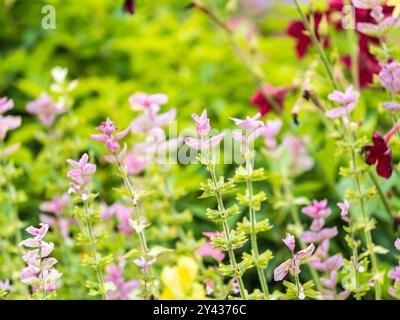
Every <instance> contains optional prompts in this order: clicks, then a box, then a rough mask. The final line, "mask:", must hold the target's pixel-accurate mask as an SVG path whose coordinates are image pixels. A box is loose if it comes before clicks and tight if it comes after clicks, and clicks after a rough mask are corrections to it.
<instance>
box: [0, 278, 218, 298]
mask: <svg viewBox="0 0 400 320" xmlns="http://www.w3.org/2000/svg"><path fill="white" fill-rule="evenodd" d="M205 284H206V294H207V295H208V296H210V295H212V293H213V291H214V288H215V284H214V282H212V281H211V280H210V279H206V281H205ZM0 288H1V287H0Z"/></svg>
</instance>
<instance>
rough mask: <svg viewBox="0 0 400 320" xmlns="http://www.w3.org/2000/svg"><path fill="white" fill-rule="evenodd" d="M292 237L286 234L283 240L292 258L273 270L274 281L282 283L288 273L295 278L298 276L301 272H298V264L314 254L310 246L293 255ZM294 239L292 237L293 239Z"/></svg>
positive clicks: (312, 246)
mask: <svg viewBox="0 0 400 320" xmlns="http://www.w3.org/2000/svg"><path fill="white" fill-rule="evenodd" d="M292 237H293V236H292V235H290V234H287V235H286V238H285V239H284V242H285V241H287V242H288V243H289V244H290V247H289V245H288V244H287V243H285V244H286V245H287V246H288V247H289V249H290V251H291V252H292V258H291V259H288V260H286V261H285V262H284V263H282V264H280V265H279V266H278V267H276V268H275V270H274V280H275V281H282V280H283V279H284V278H285V277H286V275H287V274H288V272H290V274H291V275H292V276H297V275H299V274H300V272H301V270H300V262H301V260H303V259H304V258H306V257H309V256H311V255H312V253H313V252H314V249H315V247H314V244H310V245H309V246H308V247H307V248H305V249H304V250H301V251H299V252H297V253H294V251H292V249H291V248H292V247H293V248H294V241H293V242H292V240H291V239H292ZM293 238H294V237H293Z"/></svg>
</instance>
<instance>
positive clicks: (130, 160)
mask: <svg viewBox="0 0 400 320" xmlns="http://www.w3.org/2000/svg"><path fill="white" fill-rule="evenodd" d="M124 162H125V167H126V171H127V172H128V173H129V174H131V175H134V176H136V175H138V174H140V173H141V172H142V171H144V170H145V169H146V166H147V164H148V160H147V158H146V157H143V156H140V155H137V154H135V153H133V152H132V153H128V154H127V155H126V156H125V159H124Z"/></svg>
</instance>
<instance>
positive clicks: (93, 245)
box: [83, 200, 107, 300]
mask: <svg viewBox="0 0 400 320" xmlns="http://www.w3.org/2000/svg"><path fill="white" fill-rule="evenodd" d="M83 206H84V210H85V216H86V217H89V207H88V202H87V200H86V201H84V202H83ZM86 231H87V235H88V238H89V248H90V254H91V256H92V259H93V261H94V262H95V264H96V266H95V270H96V276H97V282H98V285H99V288H100V290H101V296H102V299H103V300H107V295H106V291H105V287H104V278H103V272H102V270H101V269H100V268H99V266H98V265H97V263H98V261H97V250H96V241H95V239H94V235H93V227H92V223H91V222H90V221H89V220H88V221H87V222H86Z"/></svg>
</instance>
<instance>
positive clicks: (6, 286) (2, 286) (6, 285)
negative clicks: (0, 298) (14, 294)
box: [0, 279, 11, 292]
mask: <svg viewBox="0 0 400 320" xmlns="http://www.w3.org/2000/svg"><path fill="white" fill-rule="evenodd" d="M10 289H11V285H10V280H8V279H6V280H4V281H0V290H4V291H5V292H8V291H10Z"/></svg>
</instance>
